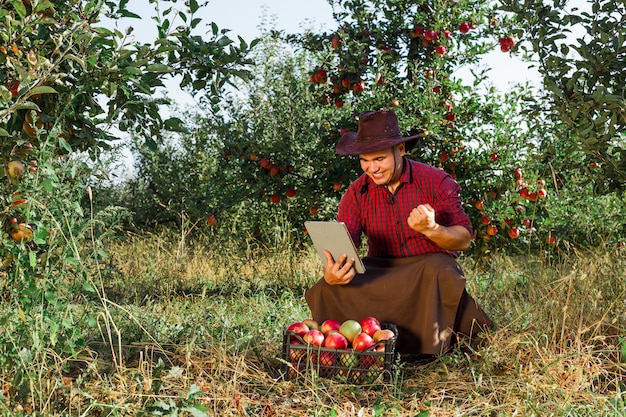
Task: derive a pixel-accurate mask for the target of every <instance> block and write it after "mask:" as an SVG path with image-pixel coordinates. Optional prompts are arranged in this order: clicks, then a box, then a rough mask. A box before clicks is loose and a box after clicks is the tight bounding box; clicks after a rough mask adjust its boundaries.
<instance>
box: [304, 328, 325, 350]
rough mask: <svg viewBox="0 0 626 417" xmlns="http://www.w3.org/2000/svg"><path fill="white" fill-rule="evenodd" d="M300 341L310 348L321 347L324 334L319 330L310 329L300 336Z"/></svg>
mask: <svg viewBox="0 0 626 417" xmlns="http://www.w3.org/2000/svg"><path fill="white" fill-rule="evenodd" d="M302 340H304V341H305V343H307V344H309V345H312V346H322V345H323V344H324V334H323V333H322V332H320V331H319V330H316V329H312V330H309V331H308V332H306V333H305V334H304V336H302Z"/></svg>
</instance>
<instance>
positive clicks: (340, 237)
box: [304, 221, 365, 274]
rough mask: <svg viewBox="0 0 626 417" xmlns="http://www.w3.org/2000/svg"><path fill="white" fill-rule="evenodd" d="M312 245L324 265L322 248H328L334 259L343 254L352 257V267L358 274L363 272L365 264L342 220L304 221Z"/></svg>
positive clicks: (324, 259)
mask: <svg viewBox="0 0 626 417" xmlns="http://www.w3.org/2000/svg"><path fill="white" fill-rule="evenodd" d="M304 227H306V230H307V232H308V233H309V236H311V240H312V241H313V245H315V249H316V250H317V253H318V255H319V257H320V259H321V261H322V265H326V256H325V255H324V249H326V250H328V251H329V252H330V253H331V254H332V255H333V258H334V259H339V257H340V256H341V255H343V254H346V255H348V259H350V258H353V259H354V269H356V272H357V273H359V274H364V273H365V265H363V261H362V260H361V257H360V256H359V253H358V252H357V249H356V246H355V245H354V242H353V241H352V236H350V232H348V228H347V227H346V225H345V223H343V222H336V221H308V222H304Z"/></svg>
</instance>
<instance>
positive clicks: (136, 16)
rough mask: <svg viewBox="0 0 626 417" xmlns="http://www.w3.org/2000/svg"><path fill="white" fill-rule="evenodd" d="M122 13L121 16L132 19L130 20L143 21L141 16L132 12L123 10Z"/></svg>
mask: <svg viewBox="0 0 626 417" xmlns="http://www.w3.org/2000/svg"><path fill="white" fill-rule="evenodd" d="M120 12H121V15H122V16H124V17H130V18H133V19H141V16H139V15H138V14H135V13H133V12H131V11H130V10H127V9H123V10H120Z"/></svg>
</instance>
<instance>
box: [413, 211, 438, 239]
mask: <svg viewBox="0 0 626 417" xmlns="http://www.w3.org/2000/svg"><path fill="white" fill-rule="evenodd" d="M407 223H408V224H409V227H410V228H411V229H413V230H415V231H416V232H420V233H423V234H425V235H426V236H428V234H429V233H432V232H433V231H434V230H436V229H437V227H438V226H439V225H438V224H437V223H436V222H435V209H433V208H432V206H431V205H430V204H420V205H419V206H417V207H415V208H414V209H413V210H411V213H409V218H408V219H407Z"/></svg>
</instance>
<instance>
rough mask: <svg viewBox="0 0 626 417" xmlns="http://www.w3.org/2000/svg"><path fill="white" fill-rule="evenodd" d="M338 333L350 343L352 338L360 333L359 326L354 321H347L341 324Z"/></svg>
mask: <svg viewBox="0 0 626 417" xmlns="http://www.w3.org/2000/svg"><path fill="white" fill-rule="evenodd" d="M339 333H341V334H342V335H344V336H345V337H346V339H348V342H350V343H352V341H353V340H354V338H355V337H356V336H357V335H358V334H359V333H361V325H360V324H359V322H358V321H356V320H352V319H348V320H346V321H344V322H343V323H341V326H340V327H339Z"/></svg>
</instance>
